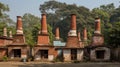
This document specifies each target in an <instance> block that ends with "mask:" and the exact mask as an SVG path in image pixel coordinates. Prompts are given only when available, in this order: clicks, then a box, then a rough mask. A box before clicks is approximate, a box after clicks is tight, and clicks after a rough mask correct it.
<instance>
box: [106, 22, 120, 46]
mask: <svg viewBox="0 0 120 67" xmlns="http://www.w3.org/2000/svg"><path fill="white" fill-rule="evenodd" d="M107 36H108V41H109V42H108V43H109V44H110V45H111V46H112V47H119V46H120V22H116V23H114V24H113V27H112V28H111V29H109V31H108V34H107Z"/></svg>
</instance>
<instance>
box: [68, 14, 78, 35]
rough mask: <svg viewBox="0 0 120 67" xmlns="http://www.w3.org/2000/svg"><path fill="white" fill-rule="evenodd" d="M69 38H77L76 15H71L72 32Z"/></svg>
mask: <svg viewBox="0 0 120 67" xmlns="http://www.w3.org/2000/svg"><path fill="white" fill-rule="evenodd" d="M69 36H77V34H76V15H75V14H72V15H71V26H70V32H69Z"/></svg>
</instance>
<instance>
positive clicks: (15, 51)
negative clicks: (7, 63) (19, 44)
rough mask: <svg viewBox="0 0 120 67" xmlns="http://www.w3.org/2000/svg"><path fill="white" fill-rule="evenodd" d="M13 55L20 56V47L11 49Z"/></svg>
mask: <svg viewBox="0 0 120 67" xmlns="http://www.w3.org/2000/svg"><path fill="white" fill-rule="evenodd" d="M13 52H14V57H18V58H20V57H21V49H13Z"/></svg>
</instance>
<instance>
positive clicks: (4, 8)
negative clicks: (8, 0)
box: [0, 2, 9, 17]
mask: <svg viewBox="0 0 120 67" xmlns="http://www.w3.org/2000/svg"><path fill="white" fill-rule="evenodd" d="M6 11H9V7H8V5H5V4H3V3H1V2H0V17H1V16H2V15H3V14H4V12H6Z"/></svg>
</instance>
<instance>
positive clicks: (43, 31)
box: [41, 14, 48, 34]
mask: <svg viewBox="0 0 120 67" xmlns="http://www.w3.org/2000/svg"><path fill="white" fill-rule="evenodd" d="M41 16H42V18H41V34H48V32H47V22H46V14H42V15H41Z"/></svg>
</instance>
